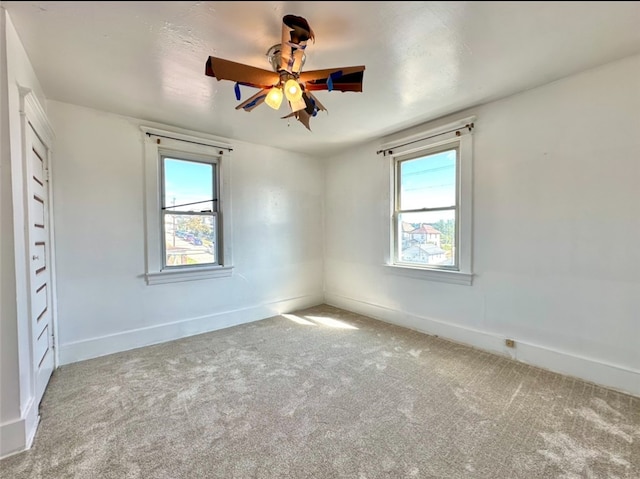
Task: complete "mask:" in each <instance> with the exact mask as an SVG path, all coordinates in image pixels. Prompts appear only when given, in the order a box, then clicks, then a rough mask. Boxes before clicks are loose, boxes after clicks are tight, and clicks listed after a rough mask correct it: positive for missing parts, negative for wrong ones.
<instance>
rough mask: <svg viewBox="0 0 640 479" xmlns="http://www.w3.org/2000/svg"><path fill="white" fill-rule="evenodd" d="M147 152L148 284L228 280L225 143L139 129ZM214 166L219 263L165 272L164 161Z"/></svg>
mask: <svg viewBox="0 0 640 479" xmlns="http://www.w3.org/2000/svg"><path fill="white" fill-rule="evenodd" d="M140 129H141V130H142V132H143V138H144V152H145V162H144V166H145V202H146V205H145V213H146V214H145V274H144V276H145V279H146V282H147V284H149V285H152V284H162V283H172V282H180V281H193V280H201V279H211V278H220V277H228V276H231V275H232V272H233V258H232V249H231V242H232V221H231V196H230V188H229V185H230V181H231V177H230V173H231V171H230V167H229V165H228V162H229V160H230V157H231V151H232V148H231V147H230V145H228V144H227V143H225V142H223V141H221V140H217V139H213V138H208V137H205V136H201V135H198V134H197V133H193V134H186V133H179V132H175V131H168V130H161V129H158V128H153V127H147V126H141V127H140ZM165 157H171V158H175V159H184V160H190V161H200V162H207V163H215V164H216V167H215V168H216V170H217V178H216V180H217V183H216V187H217V195H216V196H217V199H218V201H217V223H218V224H217V229H218V231H217V234H218V237H217V239H218V244H217V245H216V248H217V253H218V254H217V263H216V264H203V265H197V264H194V265H184V266H177V265H176V266H174V265H168V266H165V258H166V257H165V256H164V255H165V246H164V240H163V234H164V227H163V225H162V221H163V219H164V214H163V211H162V194H163V187H164V185H163V183H164V179H163V171H164V167H163V165H162V162H163V161H164V160H163V158H165Z"/></svg>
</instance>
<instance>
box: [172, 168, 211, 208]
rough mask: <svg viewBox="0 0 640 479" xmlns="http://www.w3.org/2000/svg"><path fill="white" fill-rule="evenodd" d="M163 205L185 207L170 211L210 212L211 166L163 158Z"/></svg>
mask: <svg viewBox="0 0 640 479" xmlns="http://www.w3.org/2000/svg"><path fill="white" fill-rule="evenodd" d="M164 192H165V193H164V197H165V201H164V204H165V206H167V207H170V206H173V205H185V204H187V203H195V202H202V203H197V204H192V205H187V206H183V207H180V206H179V207H176V208H171V209H170V211H203V210H212V209H213V203H212V201H211V200H212V199H213V198H214V196H213V165H211V164H209V163H200V162H196V161H187V160H178V159H175V158H164Z"/></svg>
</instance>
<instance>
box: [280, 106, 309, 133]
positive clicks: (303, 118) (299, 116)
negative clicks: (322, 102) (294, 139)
mask: <svg viewBox="0 0 640 479" xmlns="http://www.w3.org/2000/svg"><path fill="white" fill-rule="evenodd" d="M292 116H294V117H295V118H296V120H298V121H299V122H300V123H302V124H303V125H304V126H305V127H306V128H307V130H309V131H311V127H310V126H309V120H310V119H311V116H310V115H309V114H308V113H307V112H306V111H305V110H299V111H292V112H291V113H289V114H288V115H286V116H283V117H282V119H285V118H291V117H292Z"/></svg>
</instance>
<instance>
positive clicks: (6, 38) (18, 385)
mask: <svg viewBox="0 0 640 479" xmlns="http://www.w3.org/2000/svg"><path fill="white" fill-rule="evenodd" d="M0 24H1V25H2V30H1V31H0V38H1V42H0V46H1V47H2V48H1V52H0V62H1V63H2V71H1V76H2V82H1V88H0V98H1V101H0V118H1V120H2V129H1V134H2V137H1V138H2V146H1V147H0V154H1V155H2V156H1V162H0V225H1V228H2V238H1V239H0V338H1V343H0V365H1V366H0V457H2V456H4V455H6V454H10V453H12V452H15V451H18V450H21V449H24V448H25V447H28V445H29V444H30V442H31V440H32V439H33V434H34V433H35V428H36V425H37V417H38V415H37V404H34V402H33V397H34V391H33V378H32V374H31V363H30V355H31V349H30V347H31V346H30V344H31V343H30V337H29V326H28V316H27V299H28V298H27V287H26V285H27V277H26V272H25V268H24V265H26V261H27V260H26V249H25V244H26V243H25V237H24V221H23V220H24V214H23V211H24V204H25V203H24V196H23V191H24V190H23V177H22V132H21V118H20V91H19V87H22V88H28V89H31V90H32V91H33V93H34V94H35V95H36V97H37V98H38V100H39V101H40V103H41V104H42V106H44V95H43V93H42V88H41V87H40V84H39V82H38V79H37V77H36V75H35V72H34V70H33V67H32V66H31V63H30V62H29V59H28V57H27V54H26V52H25V50H24V48H23V46H22V43H21V42H20V39H19V37H18V34H17V32H16V30H15V28H14V26H13V24H12V22H11V18H10V16H9V15H8V13H6V11H5V10H4V8H0Z"/></svg>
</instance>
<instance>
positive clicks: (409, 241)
mask: <svg viewBox="0 0 640 479" xmlns="http://www.w3.org/2000/svg"><path fill="white" fill-rule="evenodd" d="M472 130H473V123H472V119H465V120H463V121H460V122H456V123H454V124H448V125H444V126H443V127H440V128H438V129H437V130H429V131H425V132H422V133H420V134H418V135H414V136H413V137H411V138H407V139H404V140H400V141H397V142H395V145H394V144H389V145H385V148H384V149H383V150H381V151H382V152H384V153H385V156H386V157H387V158H389V167H390V168H389V171H390V194H389V200H390V201H389V204H390V220H389V223H388V227H389V230H388V231H389V253H388V257H387V259H386V264H387V265H388V266H390V267H392V269H394V270H395V271H396V272H401V273H404V274H410V275H412V276H417V277H421V278H424V279H430V280H437V281H444V282H451V283H460V284H471V280H472V271H471V245H472V234H471V233H472V230H471V218H472V205H471V201H472V192H471V185H472V178H471V173H472V164H471V163H472Z"/></svg>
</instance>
